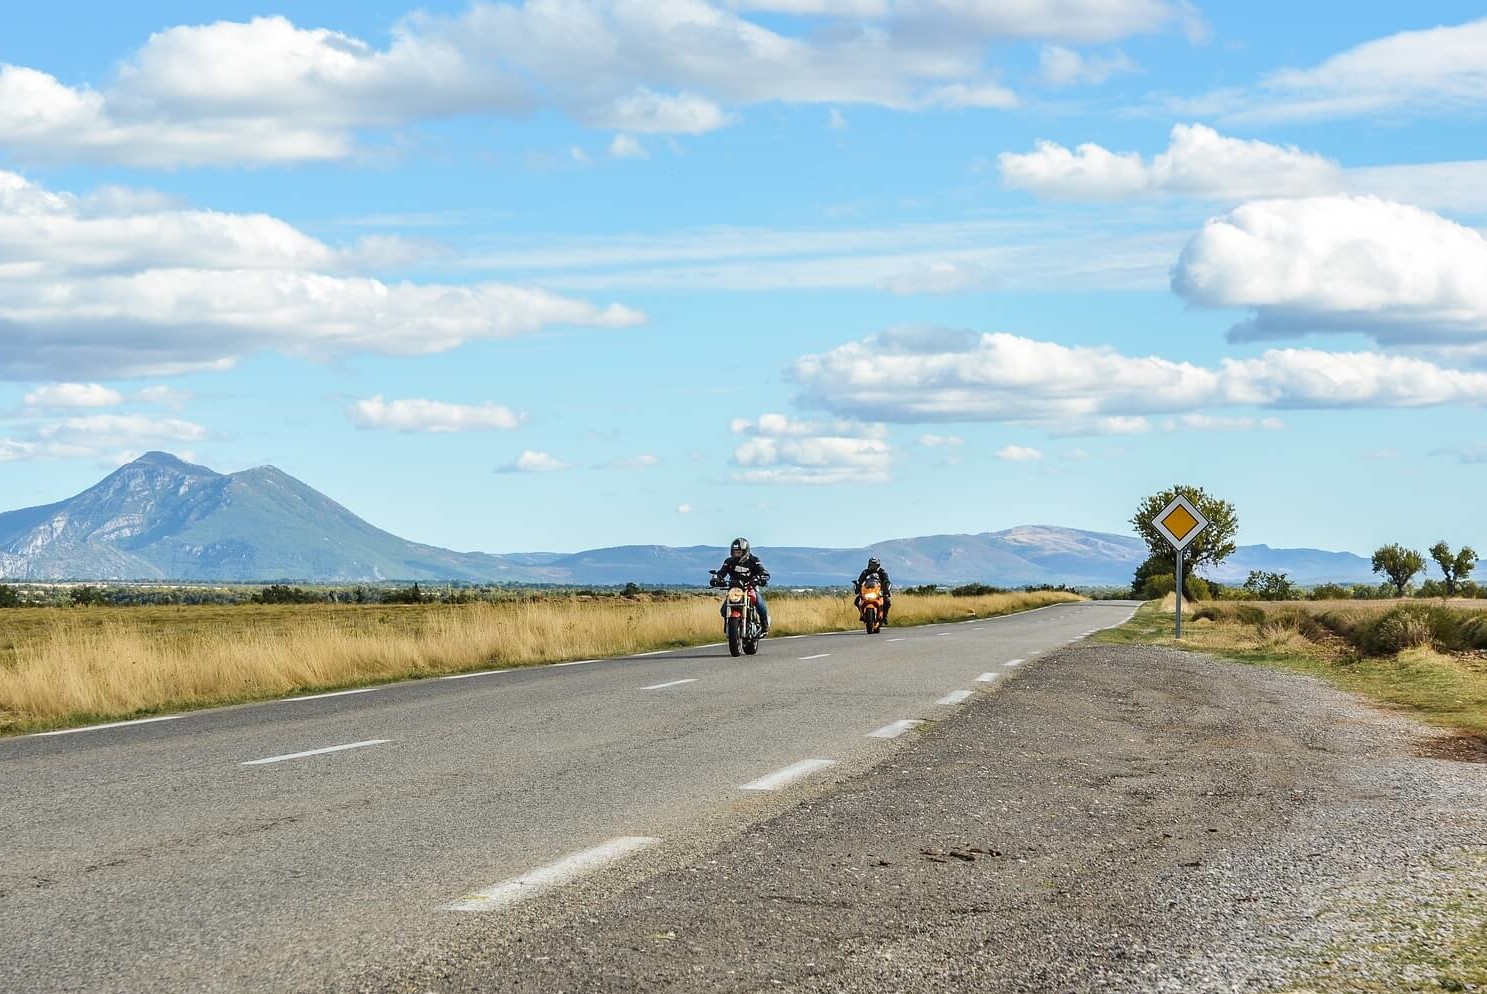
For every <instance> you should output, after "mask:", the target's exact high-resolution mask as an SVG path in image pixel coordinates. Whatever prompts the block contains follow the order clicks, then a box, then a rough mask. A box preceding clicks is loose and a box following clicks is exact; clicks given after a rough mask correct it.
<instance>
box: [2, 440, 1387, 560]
mask: <svg viewBox="0 0 1487 994" xmlns="http://www.w3.org/2000/svg"><path fill="white" fill-rule="evenodd" d="M759 551H760V552H761V553H762V554H763V558H764V560H765V563H766V564H767V565H768V567H769V569H770V571H771V573H772V574H773V575H774V577H775V579H776V581H777V582H778V583H779V584H780V585H789V586H820V585H827V584H840V583H844V582H846V581H847V580H848V579H850V578H852V577H855V576H856V575H857V572H858V570H860V569H861V568H862V564H863V563H864V562H865V561H866V559H867V557H868V556H869V555H876V556H878V557H879V558H880V559H882V560H883V562H884V564H885V565H886V566H887V567H888V568H889V571H890V573H891V574H892V576H893V578H894V581H895V583H896V584H899V585H904V584H917V583H945V584H954V583H969V582H978V581H979V582H984V583H991V584H998V585H1003V586H1022V585H1024V584H1033V583H1067V584H1071V585H1117V584H1124V583H1128V582H1129V581H1130V579H1131V574H1132V572H1133V571H1134V570H1135V568H1136V567H1137V565H1139V564H1140V563H1141V561H1142V560H1143V559H1144V558H1145V556H1146V547H1145V545H1144V543H1142V542H1141V540H1140V539H1137V538H1135V537H1132V536H1127V535H1110V534H1105V533H1101V532H1089V531H1079V530H1077V529H1073V528H1058V527H1053V526H1044V525H1029V526H1023V527H1020V528H1010V529H1007V530H1006V531H999V532H987V533H982V534H978V535H931V536H926V537H922V538H904V539H894V540H891V541H887V542H879V543H877V544H876V545H872V546H868V547H867V548H862V549H814V548H796V547H770V548H768V549H760V550H759ZM725 554H726V550H725V549H724V548H722V547H713V546H690V547H686V548H672V547H669V546H661V545H630V546H619V547H616V548H610V549H594V550H591V551H588V552H579V553H574V554H571V555H568V554H560V553H542V552H538V553H523V554H512V555H490V554H486V553H480V552H452V551H450V550H448V549H440V548H437V547H436V546H432V545H420V544H419V543H416V542H409V541H407V540H405V539H401V538H398V537H397V536H396V535H392V534H390V533H388V532H385V531H382V530H381V529H380V528H374V527H373V526H372V525H370V524H368V523H367V522H365V521H363V520H362V519H361V518H358V517H357V516H356V515H354V514H352V513H351V512H350V511H348V510H346V508H344V507H342V506H341V505H340V504H337V503H336V502H335V501H333V500H331V499H330V498H329V497H326V496H325V495H324V494H322V493H320V492H319V491H317V490H315V489H313V488H311V487H309V486H307V485H305V484H304V483H301V482H300V481H299V480H296V479H295V478H294V477H292V476H289V475H288V474H286V473H283V472H281V471H280V470H277V469H275V468H274V467H272V466H260V467H258V468H256V469H248V470H244V471H242V472H241V473H228V474H223V473H218V472H215V471H213V470H210V469H208V468H206V467H205V466H196V465H192V464H191V463H187V462H183V461H182V460H180V459H177V458H176V457H175V456H172V455H169V454H168V453H164V452H150V453H146V454H145V455H143V456H141V457H140V458H138V459H136V460H135V461H134V462H131V463H129V464H128V465H126V466H122V467H120V468H119V469H117V470H115V471H114V472H113V473H110V474H109V475H108V476H107V477H105V478H104V479H103V480H102V481H100V482H99V483H97V484H96V485H94V486H92V487H90V488H88V489H87V490H85V491H83V492H82V493H80V494H78V495H77V496H75V497H72V498H69V499H68V500H64V501H60V502H58V503H56V504H48V505H46V506H44V507H28V508H23V509H21V510H18V511H9V512H6V513H3V514H0V578H7V579H30V580H44V579H73V580H195V581H217V582H233V581H243V582H247V581H264V580H300V581H305V582H351V581H357V582H360V581H379V580H424V581H436V580H464V581H471V582H514V583H556V584H594V585H599V584H622V583H628V582H632V581H633V582H635V583H640V584H699V585H700V584H701V583H702V582H703V581H705V580H706V578H707V570H708V569H711V568H714V567H716V566H717V564H718V563H719V562H721V561H722V559H723V556H724V555H725ZM1255 569H1262V570H1276V571H1280V572H1285V573H1289V574H1290V576H1291V579H1292V580H1294V581H1296V582H1298V583H1320V582H1324V581H1329V580H1330V581H1338V582H1367V581H1371V580H1372V579H1373V575H1372V573H1371V572H1370V570H1369V562H1368V561H1367V560H1365V559H1363V558H1361V557H1359V556H1355V555H1353V554H1352V553H1349V552H1323V551H1321V550H1318V549H1272V548H1270V547H1269V546H1265V545H1246V546H1240V548H1239V549H1238V551H1237V552H1236V553H1235V554H1234V555H1233V556H1232V557H1230V559H1229V561H1228V562H1226V563H1224V564H1223V566H1221V567H1219V568H1218V569H1216V570H1213V571H1211V575H1212V576H1213V577H1214V578H1215V579H1218V580H1222V581H1226V582H1235V581H1242V580H1243V579H1244V578H1245V577H1246V576H1247V575H1248V574H1249V571H1250V570H1255Z"/></svg>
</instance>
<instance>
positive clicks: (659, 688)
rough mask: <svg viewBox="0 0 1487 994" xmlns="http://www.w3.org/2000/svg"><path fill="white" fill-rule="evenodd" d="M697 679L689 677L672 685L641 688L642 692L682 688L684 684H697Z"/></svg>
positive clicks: (675, 681) (654, 685) (672, 682)
mask: <svg viewBox="0 0 1487 994" xmlns="http://www.w3.org/2000/svg"><path fill="white" fill-rule="evenodd" d="M696 682H697V678H696V677H687V679H685V680H672V681H671V682H670V683H653V684H651V685H650V686H649V687H641V688H640V689H641V690H665V689H666V688H667V687H680V686H681V685H682V684H684V683H696Z"/></svg>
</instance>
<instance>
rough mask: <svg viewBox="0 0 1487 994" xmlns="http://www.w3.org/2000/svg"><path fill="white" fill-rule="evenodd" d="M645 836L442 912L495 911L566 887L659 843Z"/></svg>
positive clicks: (567, 860)
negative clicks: (587, 874) (580, 878)
mask: <svg viewBox="0 0 1487 994" xmlns="http://www.w3.org/2000/svg"><path fill="white" fill-rule="evenodd" d="M660 841H661V840H660V839H653V838H649V837H647V836H622V837H620V838H618V839H610V840H609V841H608V842H606V843H604V844H603V845H598V846H595V847H594V848H592V849H585V850H583V851H582V852H576V853H572V854H570V855H567V856H564V857H563V858H562V859H560V860H558V861H557V862H555V863H549V864H547V865H546V866H542V867H538V868H537V869H535V870H533V871H531V872H530V873H524V874H522V875H521V876H519V877H513V878H512V879H510V880H506V881H502V882H501V883H498V884H495V885H494V886H491V887H487V888H486V889H485V890H478V891H475V892H474V893H472V894H466V895H465V896H464V897H462V898H460V899H459V900H458V901H455V902H454V903H453V904H448V905H445V906H444V910H445V911H496V910H498V909H500V908H504V907H507V906H508V905H512V904H515V903H516V902H518V901H523V900H526V899H527V898H529V897H534V896H536V895H537V894H541V893H542V892H543V891H547V890H551V889H553V888H554V887H561V886H562V885H563V884H566V883H570V882H572V881H573V880H576V879H577V878H578V877H580V876H582V875H583V874H585V873H589V872H591V871H593V870H597V869H600V868H601V867H604V866H607V865H609V864H610V863H614V862H617V861H618V860H621V859H624V858H625V857H626V856H629V855H632V854H634V853H637V852H639V851H640V850H642V849H644V848H646V847H647V846H651V845H654V844H656V843H657V842H660Z"/></svg>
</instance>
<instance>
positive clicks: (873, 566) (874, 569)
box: [852, 556, 893, 624]
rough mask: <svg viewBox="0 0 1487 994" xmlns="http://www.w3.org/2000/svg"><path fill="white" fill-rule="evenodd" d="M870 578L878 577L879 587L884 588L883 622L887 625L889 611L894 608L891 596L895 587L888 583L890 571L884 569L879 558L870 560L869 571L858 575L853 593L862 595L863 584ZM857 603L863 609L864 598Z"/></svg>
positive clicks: (858, 599)
mask: <svg viewBox="0 0 1487 994" xmlns="http://www.w3.org/2000/svg"><path fill="white" fill-rule="evenodd" d="M870 576H876V577H877V578H878V585H879V586H881V587H882V588H883V621H884V623H885V624H886V623H887V621H888V611H889V609H890V608H891V607H893V596H892V594H891V591H892V589H893V587H892V586H891V585H890V584H889V582H888V571H887V570H886V569H884V568H883V564H882V563H881V562H879V561H878V557H877V556H873V557H872V558H871V559H869V560H868V561H867V569H865V570H863V571H862V572H861V573H858V574H857V582H856V583H854V584H852V591H853V593H856V594H859V595H860V594H861V593H862V584H863V582H864V581H866V580H867V578H868V577H870ZM856 603H857V607H858V609H859V610H860V609H861V608H862V598H861V597H860V596H859V597H858V598H857V601H856Z"/></svg>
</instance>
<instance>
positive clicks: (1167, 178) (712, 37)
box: [0, 0, 1487, 553]
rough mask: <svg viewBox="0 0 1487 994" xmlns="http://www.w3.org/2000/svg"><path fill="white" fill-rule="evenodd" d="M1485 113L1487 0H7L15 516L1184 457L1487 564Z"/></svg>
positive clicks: (1148, 463)
mask: <svg viewBox="0 0 1487 994" xmlns="http://www.w3.org/2000/svg"><path fill="white" fill-rule="evenodd" d="M80 17H81V18H84V19H86V21H87V22H88V23H87V30H79V29H78V20H79V18H80ZM1484 112H1487V18H1484V17H1483V9H1482V7H1481V5H1480V3H1479V2H1431V0H1420V2H1416V3H1412V4H1408V5H1403V4H1397V3H1393V2H1382V0H1379V2H1366V0H1365V2H1358V3H1354V4H1350V5H1348V13H1347V16H1346V17H1339V16H1338V10H1337V8H1335V7H1333V6H1332V5H1330V4H1296V3H1280V2H1274V3H1272V2H1253V0H1242V2H1241V0H1234V2H1218V0H1206V2H1205V0H1195V2H1187V0H611V2H596V0H523V2H480V3H473V4H469V3H463V2H460V3H437V2H436V3H429V4H425V5H422V6H418V7H410V6H406V5H404V4H401V3H387V2H381V0H368V2H364V3H360V4H356V5H348V4H339V3H335V4H332V3H299V2H280V3H277V4H274V5H272V6H269V5H265V4H264V3H261V2H258V3H238V2H224V3H215V4H213V3H198V2H192V3H184V2H167V3H147V2H141V3H136V4H104V3H98V4H96V5H93V6H89V7H87V9H86V11H80V9H79V8H78V6H76V5H71V6H69V5H63V4H30V5H23V6H19V7H16V8H15V9H12V10H8V11H7V13H6V26H5V31H4V33H3V34H0V508H3V509H10V508H16V507H24V506H29V505H34V504H42V503H49V502H52V501H56V500H61V499H63V498H66V497H68V496H70V495H72V494H74V493H76V492H78V491H81V490H83V489H85V488H86V487H88V486H90V485H91V484H93V483H94V482H96V481H97V480H98V479H99V478H100V477H101V476H102V475H104V474H105V473H107V472H109V471H111V470H112V469H113V468H115V467H117V466H118V465H120V464H122V463H124V462H127V461H128V460H130V459H132V458H135V457H137V456H138V455H139V454H141V453H143V452H145V451H148V450H153V449H161V450H165V451H169V452H173V453H176V454H177V455H180V456H181V457H182V458H186V459H188V460H191V461H194V462H199V463H202V464H205V465H207V466H210V467H212V468H214V469H217V470H219V471H222V472H231V471H236V470H241V469H246V468H249V467H252V466H257V465H263V464H272V465H275V466H278V467H279V468H281V469H283V470H284V471H286V472H288V473H290V474H292V475H294V476H296V477H298V478H300V479H302V480H304V481H305V482H306V483H308V484H310V485H311V486H313V487H315V488H317V489H319V490H321V491H323V492H325V493H326V494H328V495H329V496H331V497H333V498H334V499H336V500H338V501H339V502H341V503H342V504H344V505H346V506H347V507H348V508H350V509H351V510H352V511H354V512H355V513H357V514H359V515H361V516H362V517H364V518H366V519H367V520H369V521H371V522H372V523H373V524H375V525H377V526H379V527H382V528H385V529H387V530H389V531H392V532H394V533H396V534H398V535H401V536H403V537H405V538H410V539H414V540H417V541H421V542H428V543H432V544H436V545H441V546H446V547H450V548H455V549H460V550H481V551H487V552H517V551H538V550H542V551H558V552H562V551H574V550H579V549H584V548H591V547H597V546H608V545H621V544H632V543H651V542H655V543H663V544H670V545H692V544H713V545H716V544H722V543H726V542H727V541H728V540H729V539H731V538H732V537H733V536H735V535H746V536H748V537H749V538H750V539H751V540H752V541H753V543H754V544H755V546H756V547H758V548H760V549H767V548H768V547H769V546H770V545H824V546H859V545H863V544H867V543H869V542H873V541H878V540H883V539H888V538H895V537H905V536H913V535H927V534H937V533H961V532H984V531H994V530H999V529H1003V528H1009V527H1013V526H1017V525H1023V524H1049V525H1064V526H1069V527H1076V528H1087V529H1093V530H1099V531H1114V532H1121V533H1128V532H1129V531H1130V528H1129V525H1128V523H1127V520H1128V519H1129V517H1130V515H1131V513H1132V512H1133V510H1134V508H1135V506H1136V505H1137V504H1138V502H1139V501H1140V500H1141V499H1142V497H1144V496H1145V495H1147V494H1149V493H1152V492H1155V491H1157V490H1160V489H1163V488H1165V487H1168V486H1170V485H1172V484H1174V483H1178V482H1181V483H1187V484H1194V485H1198V486H1202V487H1204V488H1205V489H1207V490H1208V491H1209V492H1211V493H1213V494H1216V495H1218V496H1220V497H1223V498H1224V499H1227V500H1230V501H1232V502H1233V503H1234V504H1235V506H1236V508H1237V510H1238V514H1239V522H1240V531H1239V541H1240V542H1241V543H1242V544H1254V543H1265V544H1269V545H1272V546H1277V547H1285V546H1310V547H1319V548H1328V549H1348V550H1352V551H1358V552H1363V553H1367V552H1368V551H1371V550H1372V549H1373V548H1375V547H1377V546H1378V545H1380V544H1383V543H1386V542H1394V541H1398V542H1404V543H1406V544H1409V545H1412V546H1414V547H1417V548H1424V547H1427V546H1429V545H1430V544H1432V543H1433V542H1434V541H1436V540H1437V539H1446V540H1447V541H1448V542H1450V543H1451V544H1452V545H1456V544H1459V543H1468V544H1474V545H1475V546H1476V547H1477V548H1483V547H1487V524H1484V519H1483V515H1482V514H1481V508H1482V504H1483V494H1484V482H1487V424H1484V420H1483V405H1484V404H1487V240H1484V237H1483V232H1484V230H1487V229H1484V227H1483V226H1484V224H1487V147H1484V142H1483V135H1484V134H1487V132H1484V129H1483V124H1484V119H1487V113H1484Z"/></svg>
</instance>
